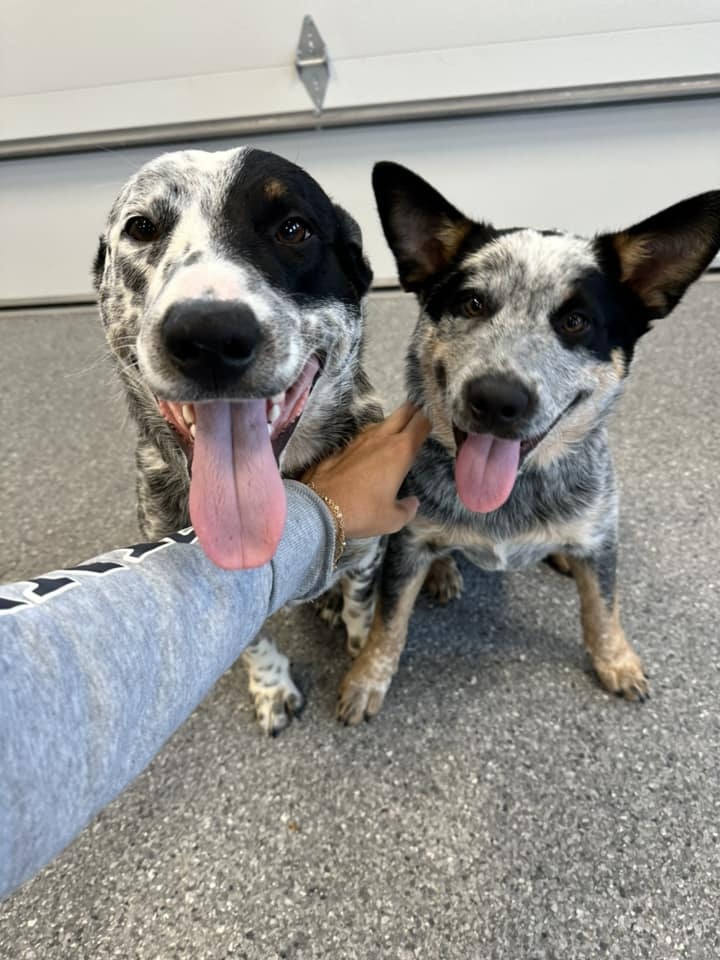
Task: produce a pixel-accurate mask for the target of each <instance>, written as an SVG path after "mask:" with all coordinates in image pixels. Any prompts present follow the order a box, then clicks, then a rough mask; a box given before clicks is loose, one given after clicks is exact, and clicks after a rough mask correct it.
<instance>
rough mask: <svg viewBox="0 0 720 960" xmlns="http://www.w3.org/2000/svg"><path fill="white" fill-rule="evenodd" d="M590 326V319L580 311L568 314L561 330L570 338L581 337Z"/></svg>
mask: <svg viewBox="0 0 720 960" xmlns="http://www.w3.org/2000/svg"><path fill="white" fill-rule="evenodd" d="M589 326H590V318H589V317H588V316H587V314H585V313H581V312H580V311H579V310H573V311H572V313H567V314H565V316H564V317H563V318H562V320H561V322H560V329H561V330H562V332H563V333H566V334H567V335H568V336H570V337H579V336H580V334H581V333H585V331H586V330H587V328H588V327H589Z"/></svg>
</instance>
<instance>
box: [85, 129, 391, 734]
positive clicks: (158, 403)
mask: <svg viewBox="0 0 720 960" xmlns="http://www.w3.org/2000/svg"><path fill="white" fill-rule="evenodd" d="M95 278H96V285H97V288H98V291H99V300H100V312H101V317H102V322H103V325H104V328H105V334H106V337H107V340H108V343H109V345H110V347H111V350H112V352H113V354H114V356H115V358H116V360H117V364H118V368H119V372H120V376H121V378H122V381H123V384H124V386H125V388H126V391H127V397H128V401H129V406H130V412H131V414H132V416H133V418H134V420H135V422H136V425H137V431H138V446H137V498H138V517H139V522H140V527H141V530H142V533H143V535H144V536H147V537H148V538H149V539H156V538H159V537H162V536H164V535H166V534H168V533H170V532H171V531H173V530H177V529H179V528H182V527H184V526H187V525H188V523H189V522H190V521H192V524H193V526H194V527H195V531H196V533H197V535H198V538H199V540H200V543H201V544H202V546H203V548H204V550H205V552H206V553H207V555H208V556H209V557H210V559H211V560H213V561H214V562H215V563H217V564H219V565H220V566H223V567H227V568H240V567H254V566H258V565H260V564H262V563H264V562H265V561H267V560H268V559H269V558H270V557H272V555H273V553H274V551H275V549H276V547H277V543H278V541H279V538H280V535H281V533H282V529H283V525H284V521H285V493H284V489H283V485H282V482H281V478H280V473H281V472H282V475H283V476H285V477H297V476H299V475H301V474H302V473H303V472H304V470H306V469H307V467H308V466H310V465H311V464H312V463H314V462H316V461H318V460H319V459H321V458H323V457H324V456H326V455H327V454H328V453H330V452H331V451H333V450H335V449H338V448H339V447H341V446H343V445H344V444H345V443H346V442H347V441H348V440H349V439H350V438H351V437H353V436H354V435H355V434H356V433H357V432H358V431H359V430H360V429H361V428H362V427H363V426H365V425H367V424H368V423H370V422H375V421H378V420H380V419H382V411H381V408H380V406H379V404H378V403H377V401H376V399H375V397H374V396H373V394H372V391H371V388H370V385H369V382H368V380H367V377H366V375H365V372H364V370H363V366H362V344H363V327H364V306H363V304H364V297H365V294H366V293H367V290H368V288H369V285H370V282H371V279H372V274H371V271H370V267H369V265H368V263H367V260H366V259H365V257H364V255H363V251H362V238H361V234H360V229H359V227H358V226H357V224H356V223H355V221H354V220H353V219H352V218H351V217H350V216H349V215H348V214H347V213H346V212H345V211H344V210H343V209H342V208H341V207H339V206H337V205H335V204H333V203H332V202H331V201H330V199H329V198H328V197H327V195H326V194H325V192H324V191H323V190H322V189H321V188H320V186H319V185H318V184H317V183H316V182H315V180H313V179H312V178H311V177H310V176H309V175H308V174H307V173H305V171H303V170H302V169H300V168H299V167H297V166H296V165H295V164H293V163H290V162H289V161H287V160H284V159H282V158H281V157H278V156H276V155H274V154H270V153H266V152H264V151H261V150H255V149H251V148H238V149H234V150H228V151H224V152H217V153H208V152H203V151H185V152H179V153H169V154H165V155H163V156H161V157H158V158H157V159H156V160H153V161H152V162H150V163H148V164H146V165H145V166H144V167H142V169H141V170H140V171H139V172H138V173H137V174H136V175H135V176H133V177H132V178H131V179H130V180H129V182H128V183H127V184H126V185H125V187H124V188H123V190H122V191H121V193H120V195H119V197H118V198H117V200H116V202H115V204H114V205H113V207H112V210H111V211H110V215H109V218H108V222H107V228H106V232H105V234H104V235H103V237H102V238H101V241H100V248H99V251H98V254H97V258H96V262H95ZM379 557H380V542H379V541H378V540H363V541H355V542H353V543H351V544H349V545H348V549H347V551H346V553H345V555H344V557H343V563H342V567H341V571H342V574H343V575H342V590H343V594H344V604H343V608H342V618H343V620H344V622H345V624H346V627H347V629H348V646H349V649H350V650H351V652H357V648H358V646H359V644H360V643H361V642H362V641H363V640H364V637H365V635H366V633H367V630H368V629H369V626H370V622H371V619H372V602H373V590H372V580H373V576H374V573H375V571H376V570H377V567H378V563H379ZM244 657H245V663H246V666H247V668H248V671H249V675H250V688H251V692H252V694H253V696H254V699H255V707H256V712H257V716H258V719H259V722H260V724H261V726H262V728H263V729H264V730H266V731H267V732H269V733H273V734H274V733H277V732H278V731H279V730H280V729H282V728H283V727H284V726H285V725H286V724H287V722H288V720H289V718H290V717H291V716H292V715H294V714H296V713H297V712H298V711H299V709H300V708H301V707H302V705H303V698H302V695H301V693H300V691H299V690H298V689H297V687H296V686H295V684H294V683H293V680H292V678H291V675H290V671H289V664H288V661H287V658H286V657H285V656H284V655H283V654H281V653H280V652H279V651H278V650H277V649H276V648H275V646H274V644H273V643H272V641H271V640H270V639H269V638H268V637H267V635H265V634H262V635H261V636H260V637H258V639H257V640H256V641H255V642H254V643H253V644H252V645H251V646H250V647H249V648H248V650H247V651H246V653H245V655H244Z"/></svg>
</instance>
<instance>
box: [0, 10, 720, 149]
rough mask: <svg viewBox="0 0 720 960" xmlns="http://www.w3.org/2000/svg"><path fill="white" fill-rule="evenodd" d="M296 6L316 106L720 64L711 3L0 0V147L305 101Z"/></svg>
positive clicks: (704, 69) (250, 113) (302, 107)
mask: <svg viewBox="0 0 720 960" xmlns="http://www.w3.org/2000/svg"><path fill="white" fill-rule="evenodd" d="M306 12H309V13H311V14H312V15H313V16H314V17H315V19H316V22H317V24H318V27H319V29H320V31H321V33H322V35H323V37H324V39H325V40H326V42H327V44H328V48H329V52H330V59H331V79H330V84H329V87H328V92H327V100H326V107H327V108H328V109H332V108H338V109H340V108H353V107H358V106H364V105H372V104H383V103H387V102H394V103H401V102H407V101H427V100H434V99H442V98H450V97H463V96H478V95H487V94H496V93H505V92H509V91H531V90H539V89H543V88H553V89H555V88H564V87H573V86H580V85H589V84H604V83H611V82H620V81H639V80H640V81H641V80H648V79H658V78H667V77H687V76H698V75H701V74H712V73H720V4H719V3H718V0H633V2H632V3H628V2H627V0H582V2H578V0H482V2H478V0H451V2H450V3H446V4H444V5H438V3H437V2H436V0H391V2H388V0H363V2H362V3H349V2H342V0H314V2H313V3H312V4H309V5H308V6H307V7H305V5H302V6H300V5H298V3H297V2H296V0H263V3H261V4H257V3H252V4H250V3H248V2H247V0H245V2H243V0H232V2H231V0H203V2H202V3H197V0H154V2H152V3H148V2H147V0H123V2H122V3H120V4H117V5H108V4H102V3H98V2H97V0H73V2H68V0H65V2H55V3H49V2H48V0H3V3H2V6H1V8H0V18H1V26H0V144H1V143H2V142H3V141H13V140H23V139H27V138H35V137H50V136H61V135H63V134H83V133H86V134H87V133H92V132H97V131H100V130H115V129H129V128H137V127H145V126H156V125H159V124H179V123H191V122H201V121H208V120H224V119H228V118H232V117H254V116H258V115H268V114H269V115H275V114H278V113H307V112H309V108H310V101H309V98H308V96H307V93H306V92H305V90H304V88H303V86H302V84H301V83H300V81H299V79H298V77H297V76H296V74H295V69H294V57H295V47H296V43H297V39H298V35H299V32H300V25H301V21H302V16H303V14H304V13H306Z"/></svg>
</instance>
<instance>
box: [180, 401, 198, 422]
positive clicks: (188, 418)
mask: <svg viewBox="0 0 720 960" xmlns="http://www.w3.org/2000/svg"><path fill="white" fill-rule="evenodd" d="M182 415H183V420H184V421H185V423H186V424H187V425H188V426H190V424H192V423H195V411H194V410H193V408H192V407H191V406H190V404H189V403H184V404H183V405H182Z"/></svg>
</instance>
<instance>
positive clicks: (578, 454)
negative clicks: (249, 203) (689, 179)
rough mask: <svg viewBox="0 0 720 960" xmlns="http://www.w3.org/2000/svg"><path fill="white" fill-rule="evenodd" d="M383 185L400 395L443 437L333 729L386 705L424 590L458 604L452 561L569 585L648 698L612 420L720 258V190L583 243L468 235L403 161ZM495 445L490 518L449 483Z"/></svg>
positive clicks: (629, 691)
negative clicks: (499, 455) (511, 450)
mask: <svg viewBox="0 0 720 960" xmlns="http://www.w3.org/2000/svg"><path fill="white" fill-rule="evenodd" d="M373 182H374V187H375V194H376V199H377V203H378V209H379V212H380V217H381V220H382V223H383V227H384V230H385V235H386V238H387V240H388V243H389V244H390V247H391V248H392V250H393V253H394V254H395V257H396V260H397V263H398V272H399V276H400V280H401V282H402V284H403V286H404V287H405V289H407V290H410V291H413V292H414V293H415V294H416V295H417V298H418V301H419V305H420V316H419V320H418V323H417V326H416V328H415V331H414V334H413V336H412V338H411V343H410V347H409V352H408V358H407V384H408V394H409V397H410V399H411V400H413V401H414V402H415V403H417V404H418V405H420V406H422V407H424V408H425V410H426V412H427V414H428V416H429V417H430V419H431V421H432V424H433V432H432V434H431V436H430V438H429V439H428V441H427V442H426V444H425V446H424V447H423V449H422V451H421V453H420V456H419V458H418V459H417V461H416V463H415V465H414V467H413V469H412V471H411V473H410V475H409V477H408V480H407V482H406V489H405V491H404V492H406V493H408V494H415V495H417V496H418V497H419V498H420V504H421V507H420V512H419V514H418V516H417V518H416V520H415V521H414V522H413V523H412V524H411V525H410V526H409V527H407V528H406V529H405V530H403V531H401V532H400V533H399V534H396V535H394V536H393V537H392V538H391V539H390V542H389V545H388V548H387V552H386V555H385V560H384V565H383V572H382V578H381V580H382V586H381V591H380V602H379V604H378V608H377V611H376V616H375V622H374V624H373V627H372V631H371V634H370V638H369V640H368V643H367V644H366V645H365V647H364V649H363V650H362V652H361V654H360V656H359V658H358V659H357V660H356V661H355V662H354V664H353V665H352V667H351V670H350V672H349V673H348V675H347V676H346V678H345V680H344V681H343V685H342V688H341V699H340V705H339V717H340V719H342V720H344V721H345V722H347V723H351V724H354V723H359V722H360V720H361V719H362V718H363V717H367V716H370V715H372V714H374V713H376V712H377V711H378V710H379V709H380V707H381V706H382V703H383V700H384V697H385V694H386V692H387V689H388V687H389V685H390V681H391V678H392V676H393V673H394V672H395V670H396V669H397V664H398V659H399V657H400V654H401V652H402V649H403V646H404V643H405V638H406V634H407V624H408V620H409V617H410V613H411V611H412V607H413V604H414V602H415V598H416V596H417V593H418V591H419V590H420V588H421V586H422V584H423V582H424V581H425V580H426V578H428V579H429V586H430V587H431V588H432V590H433V591H434V592H435V593H436V594H437V595H439V596H440V597H441V599H449V598H451V597H452V596H455V595H457V593H458V592H459V590H460V587H461V581H460V579H459V573H458V571H457V569H456V567H455V565H454V561H453V560H452V559H451V557H450V556H449V553H450V551H451V550H453V549H460V550H462V551H463V552H464V553H465V554H466V555H467V556H468V557H469V558H470V559H471V560H472V561H473V562H475V563H476V564H477V565H479V566H481V567H483V568H485V569H491V570H505V569H513V568H518V567H523V566H526V565H528V564H533V563H535V562H537V561H538V560H541V559H548V558H550V559H552V560H553V561H554V563H555V565H559V566H560V567H561V568H562V569H564V570H566V571H568V572H571V573H572V574H573V575H574V577H575V579H576V581H577V584H578V588H579V592H580V600H581V617H582V625H583V635H584V640H585V644H586V646H587V648H588V650H589V653H590V655H591V658H592V661H593V665H594V667H595V669H596V671H597V673H598V676H599V678H600V680H601V681H602V683H603V684H604V686H605V687H606V688H607V689H609V690H611V691H614V692H617V693H620V694H623V695H624V696H626V697H627V698H629V699H643V698H644V697H645V695H646V694H647V682H646V678H645V676H644V672H643V669H642V665H641V663H640V660H639V659H638V657H637V656H636V654H635V653H634V651H633V650H632V648H631V647H630V645H629V644H628V642H627V640H626V639H625V636H624V634H623V631H622V628H621V626H620V621H619V613H618V600H617V590H616V574H615V571H616V552H617V518H618V498H617V492H616V485H615V479H614V473H613V465H612V460H611V456H610V451H609V448H608V444H607V432H606V422H607V417H608V414H609V412H610V410H611V408H612V406H613V404H614V403H615V401H616V400H617V399H618V398H619V396H620V394H621V391H622V385H623V382H624V379H625V377H626V375H627V373H628V369H629V365H630V361H631V359H632V356H633V350H634V347H635V344H636V342H637V340H638V338H639V337H640V336H642V335H643V334H644V333H645V332H646V331H647V330H648V329H649V328H650V325H651V323H652V321H653V320H654V319H656V318H658V317H662V316H665V315H666V314H667V313H669V312H670V311H671V310H672V309H673V307H674V306H675V305H676V304H677V303H678V301H679V300H680V298H681V296H682V294H683V293H684V291H685V289H686V288H687V286H688V285H689V284H690V283H692V282H693V281H694V280H696V279H697V277H698V276H699V275H700V274H701V272H702V271H703V270H704V269H705V267H706V266H707V264H708V263H709V262H710V260H711V259H712V258H713V256H714V255H715V253H716V252H717V250H718V247H719V246H720V191H716V192H711V193H707V194H703V195H701V196H698V197H694V198H692V199H690V200H687V201H684V202H682V203H679V204H677V205H675V206H674V207H670V208H669V209H667V210H665V211H663V212H661V213H659V214H657V215H656V216H654V217H651V218H649V219H648V220H645V221H643V222H642V223H639V224H637V225H636V226H634V227H631V228H630V229H628V230H625V231H622V232H620V233H616V234H609V235H605V236H598V237H595V238H593V239H584V238H581V237H576V236H572V235H568V234H563V233H558V232H554V231H536V230H529V229H512V230H498V229H496V228H494V227H493V226H491V225H489V224H484V223H475V222H473V221H471V220H469V219H468V218H466V217H465V216H464V215H463V214H462V213H460V212H459V211H458V210H457V209H456V208H454V207H453V206H452V205H451V204H449V203H448V202H447V201H446V200H445V199H444V198H443V197H442V196H441V195H440V194H439V193H437V191H436V190H434V189H433V188H432V187H431V186H430V185H429V184H427V183H426V182H425V181H423V180H422V179H420V178H419V177H417V176H416V175H415V174H413V173H411V172H410V171H409V170H406V169H405V168H403V167H401V166H399V165H397V164H392V163H380V164H378V165H377V166H376V167H375V171H374V175H373ZM486 435H492V436H494V437H497V438H501V439H504V440H505V441H506V442H510V443H514V444H516V443H517V441H521V443H520V447H519V451H520V466H519V470H518V472H517V475H516V476H515V481H514V486H512V492H511V493H510V494H509V496H508V497H507V499H506V500H505V501H504V502H501V503H500V505H499V506H497V507H495V508H493V509H491V510H489V511H488V512H482V513H481V512H474V511H473V510H470V509H468V508H467V507H466V506H465V505H464V503H463V502H462V500H461V498H460V496H459V495H458V494H459V486H458V484H459V479H458V477H459V474H458V473H457V471H458V469H459V458H460V455H461V450H462V446H463V444H464V443H466V442H467V437H468V436H470V437H471V438H473V439H477V438H478V437H482V436H486ZM516 462H517V461H516ZM470 495H474V491H473V490H470ZM438 558H439V559H438ZM431 565H432V568H431ZM428 571H429V573H428Z"/></svg>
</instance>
